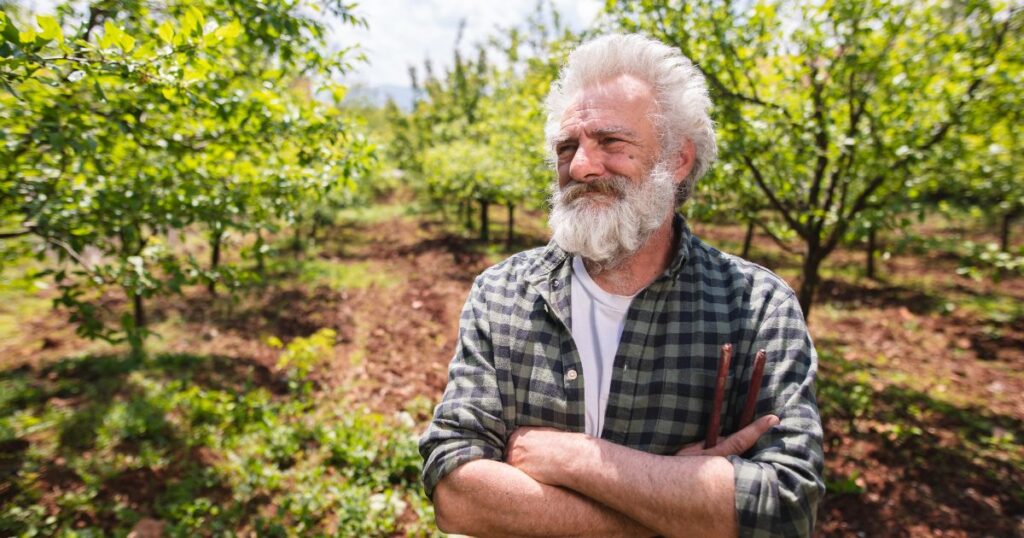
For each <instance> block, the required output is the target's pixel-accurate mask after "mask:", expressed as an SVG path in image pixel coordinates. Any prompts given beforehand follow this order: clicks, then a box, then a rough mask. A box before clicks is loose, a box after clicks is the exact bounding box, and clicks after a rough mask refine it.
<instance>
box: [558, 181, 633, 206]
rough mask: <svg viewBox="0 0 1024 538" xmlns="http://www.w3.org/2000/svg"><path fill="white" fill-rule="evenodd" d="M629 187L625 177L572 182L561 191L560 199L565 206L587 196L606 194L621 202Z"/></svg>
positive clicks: (559, 193)
mask: <svg viewBox="0 0 1024 538" xmlns="http://www.w3.org/2000/svg"><path fill="white" fill-rule="evenodd" d="M629 187H630V184H629V178H626V177H624V176H611V177H607V178H601V179H596V180H594V181H590V182H582V181H576V180H570V181H569V183H567V184H566V185H565V186H564V187H562V188H560V189H559V191H558V195H559V196H558V197H559V198H560V199H561V202H562V203H564V204H569V203H572V202H575V201H576V200H578V199H580V198H582V197H584V196H586V195H587V194H605V195H610V196H614V197H615V198H617V199H620V200H621V199H623V198H625V197H626V193H627V192H629Z"/></svg>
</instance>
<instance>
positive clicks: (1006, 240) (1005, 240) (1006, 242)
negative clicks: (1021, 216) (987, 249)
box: [999, 211, 1016, 252]
mask: <svg viewBox="0 0 1024 538" xmlns="http://www.w3.org/2000/svg"><path fill="white" fill-rule="evenodd" d="M1015 216H1016V215H1015V214H1014V212H1013V211H1007V212H1006V213H1003V225H1002V226H1001V227H1000V229H999V250H1001V251H1003V252H1010V223H1011V222H1012V221H1013V217H1015Z"/></svg>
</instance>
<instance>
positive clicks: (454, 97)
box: [388, 4, 578, 233]
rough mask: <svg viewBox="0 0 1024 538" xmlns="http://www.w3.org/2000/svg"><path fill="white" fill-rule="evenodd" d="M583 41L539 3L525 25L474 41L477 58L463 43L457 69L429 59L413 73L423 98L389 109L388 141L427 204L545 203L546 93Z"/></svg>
mask: <svg viewBox="0 0 1024 538" xmlns="http://www.w3.org/2000/svg"><path fill="white" fill-rule="evenodd" d="M577 39H578V38H577V37H576V36H575V35H574V34H572V33H571V32H570V31H569V30H567V29H564V28H562V26H561V21H560V18H559V15H558V13H557V12H555V11H554V10H553V9H552V10H551V11H550V13H546V12H545V11H544V9H543V4H539V5H538V10H537V12H536V13H535V14H534V15H533V17H532V18H531V20H530V22H529V24H528V27H527V29H526V30H525V31H524V30H521V29H519V28H509V29H506V30H504V31H502V32H501V33H499V34H498V35H496V36H495V37H493V38H492V39H491V40H490V42H489V43H488V44H487V45H479V46H478V47H477V55H476V59H467V58H464V57H463V55H462V53H461V52H460V50H459V48H458V44H457V45H456V49H455V51H454V65H453V67H452V69H451V70H448V71H446V72H444V73H442V74H440V75H436V74H435V73H434V71H433V68H432V66H431V64H429V63H427V64H426V65H425V69H424V71H425V77H424V79H423V80H422V81H420V80H419V78H418V76H417V72H416V70H412V71H411V73H412V77H413V86H414V88H415V89H416V91H417V94H418V95H419V98H418V99H417V101H416V103H415V105H414V109H413V111H412V112H411V113H409V114H403V113H401V111H399V110H398V109H397V107H394V106H392V107H390V108H389V109H388V114H389V117H390V118H391V121H392V124H393V126H394V139H393V142H392V144H391V146H390V149H391V151H392V152H393V153H392V155H393V157H394V158H395V159H396V161H397V162H398V164H399V165H400V166H402V168H403V169H404V170H405V171H406V172H407V173H409V174H411V175H412V176H413V177H414V178H416V179H418V180H419V182H420V183H419V184H420V185H421V188H420V190H421V192H422V193H423V195H424V196H425V197H426V198H427V199H428V200H429V201H430V202H432V203H434V204H435V205H437V206H438V207H440V208H441V209H442V210H445V209H448V208H459V209H461V210H463V211H468V210H469V207H470V204H472V203H475V204H480V205H482V207H483V211H484V212H486V208H487V206H488V205H489V204H502V205H506V206H509V208H510V212H511V210H512V209H514V207H516V206H521V205H524V204H525V205H527V206H531V207H542V206H544V204H545V201H546V195H547V189H548V185H549V184H550V182H551V178H552V173H551V171H550V167H549V166H548V163H547V151H546V149H545V147H544V121H545V110H544V98H545V96H546V95H547V92H548V89H549V88H550V85H551V82H552V81H553V80H554V78H555V76H556V75H557V71H558V66H559V64H560V62H561V61H562V59H563V58H564V56H565V54H566V53H567V50H566V47H567V45H568V44H570V43H574V42H576V40H577ZM491 57H498V58H500V60H499V61H498V62H493V63H492V62H491V61H490V60H489V58H491ZM482 226H486V221H485V222H483V223H482ZM482 232H483V233H486V229H485V228H483V229H482Z"/></svg>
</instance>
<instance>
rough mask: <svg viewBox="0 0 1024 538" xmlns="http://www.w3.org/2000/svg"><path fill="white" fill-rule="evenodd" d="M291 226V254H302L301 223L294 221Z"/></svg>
mask: <svg viewBox="0 0 1024 538" xmlns="http://www.w3.org/2000/svg"><path fill="white" fill-rule="evenodd" d="M293 226H295V228H294V229H292V252H295V253H299V252H302V223H301V222H299V221H295V223H294V224H293Z"/></svg>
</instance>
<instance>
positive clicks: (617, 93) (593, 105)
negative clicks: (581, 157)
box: [559, 75, 659, 138]
mask: <svg viewBox="0 0 1024 538" xmlns="http://www.w3.org/2000/svg"><path fill="white" fill-rule="evenodd" d="M658 108H659V107H658V103H657V99H655V94H654V90H653V88H652V87H651V86H650V84H648V83H646V82H644V81H642V80H640V79H637V78H635V77H633V76H631V75H621V76H619V77H617V78H613V79H611V80H608V81H605V82H602V83H598V84H593V85H590V86H586V87H584V88H583V89H581V90H579V91H578V92H576V95H574V96H573V97H572V99H571V100H570V102H569V105H568V106H566V108H565V110H564V111H563V112H562V117H561V118H560V121H559V128H560V131H561V133H560V134H562V135H564V134H566V130H575V129H577V128H580V127H584V128H586V129H587V130H588V132H589V130H590V129H592V128H602V130H603V129H604V128H613V129H627V130H632V131H634V132H635V131H637V130H638V129H637V128H642V127H643V126H642V125H641V123H642V122H643V121H645V120H646V121H652V119H653V116H654V115H656V114H657V113H658ZM559 138H561V137H559Z"/></svg>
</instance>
